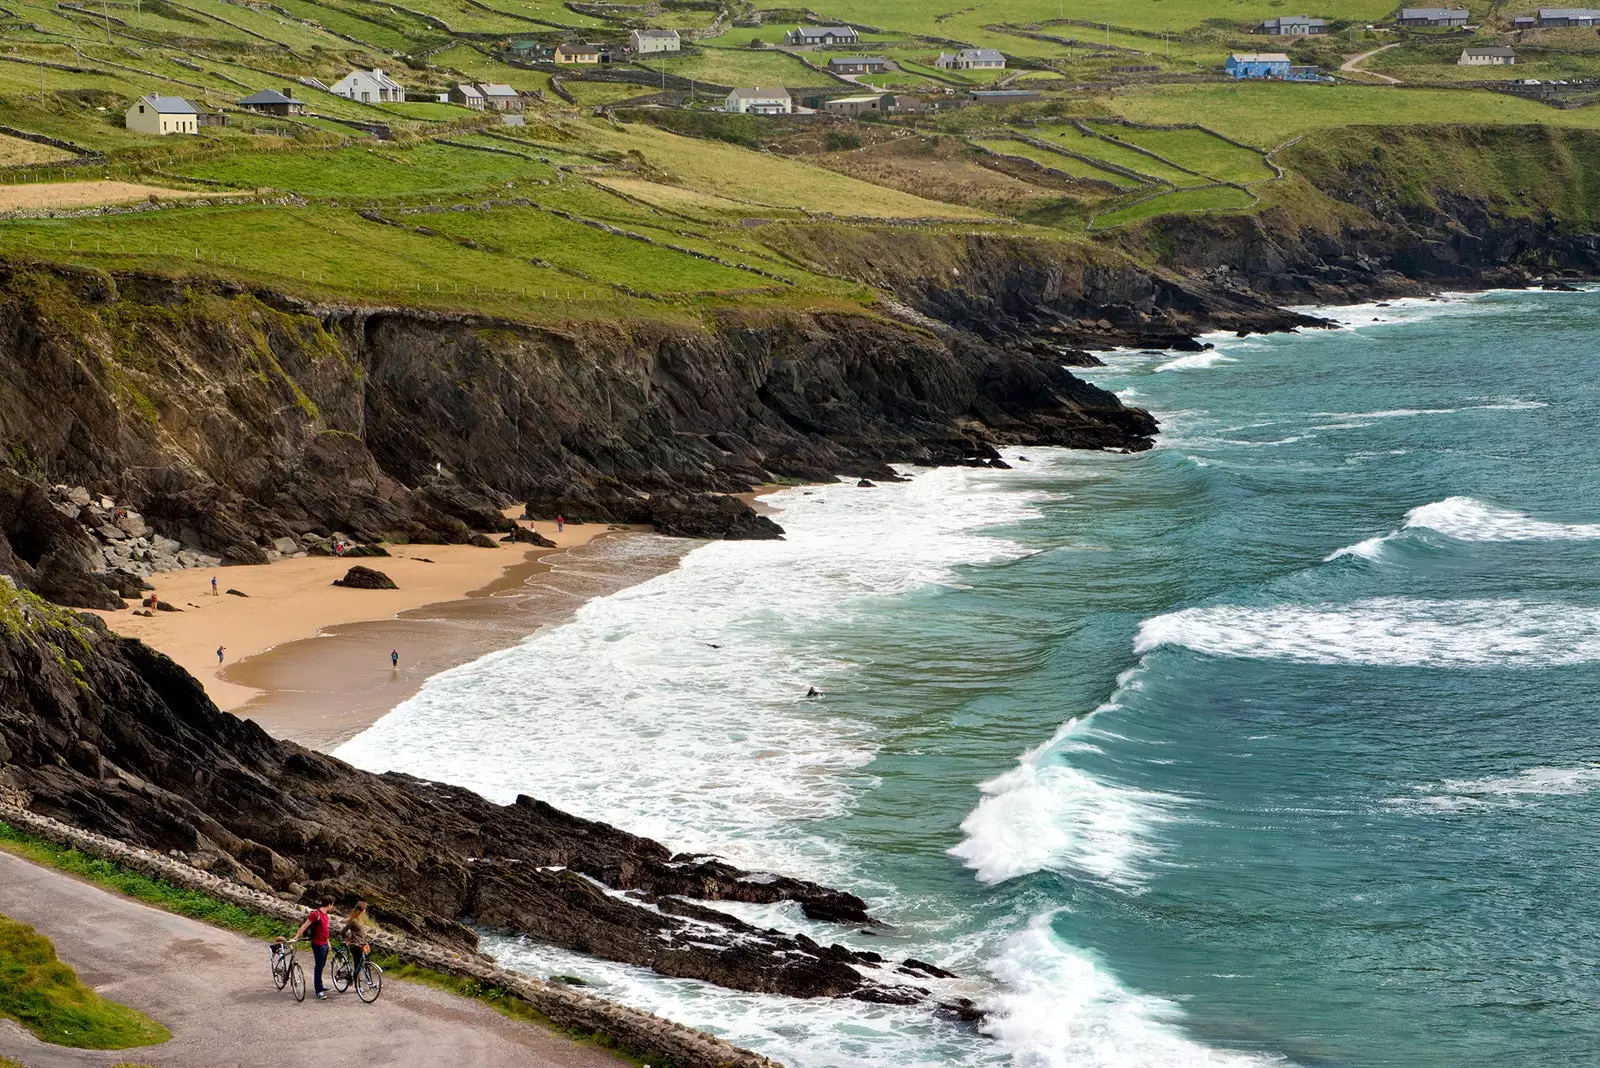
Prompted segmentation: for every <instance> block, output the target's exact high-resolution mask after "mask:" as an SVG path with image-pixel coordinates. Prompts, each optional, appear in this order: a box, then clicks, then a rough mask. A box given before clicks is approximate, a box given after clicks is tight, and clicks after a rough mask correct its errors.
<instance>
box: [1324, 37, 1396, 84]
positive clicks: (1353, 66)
mask: <svg viewBox="0 0 1600 1068" xmlns="http://www.w3.org/2000/svg"><path fill="white" fill-rule="evenodd" d="M1402 43H1403V42H1400V41H1396V42H1394V44H1386V45H1384V46H1382V47H1381V48H1374V49H1373V50H1372V51H1370V52H1363V53H1361V54H1360V55H1359V56H1351V57H1350V58H1349V59H1347V60H1345V61H1344V62H1343V63H1342V64H1340V66H1339V69H1340V70H1342V71H1346V72H1347V73H1350V74H1365V75H1366V76H1367V77H1369V78H1377V79H1378V80H1379V81H1382V82H1387V83H1388V84H1390V85H1399V84H1400V79H1399V78H1391V77H1389V76H1388V75H1387V74H1379V73H1378V72H1377V71H1375V70H1362V69H1361V64H1362V63H1364V62H1366V61H1367V60H1369V59H1371V58H1372V57H1373V56H1375V55H1377V54H1378V53H1379V52H1386V51H1388V50H1389V49H1391V48H1396V47H1398V46H1399V45H1400V44H1402Z"/></svg>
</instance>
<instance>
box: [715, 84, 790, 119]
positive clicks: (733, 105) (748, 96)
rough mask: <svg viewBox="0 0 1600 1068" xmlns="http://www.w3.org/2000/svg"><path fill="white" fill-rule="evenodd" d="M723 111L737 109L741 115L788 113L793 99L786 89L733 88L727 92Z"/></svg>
mask: <svg viewBox="0 0 1600 1068" xmlns="http://www.w3.org/2000/svg"><path fill="white" fill-rule="evenodd" d="M722 110H724V111H737V112H739V113H740V114H743V115H790V114H793V113H794V101H793V100H792V99H790V97H789V90H787V89H763V88H761V87H759V86H757V87H756V88H754V89H735V90H733V91H732V92H730V93H729V94H728V101H727V103H726V104H724V105H723V108H722Z"/></svg>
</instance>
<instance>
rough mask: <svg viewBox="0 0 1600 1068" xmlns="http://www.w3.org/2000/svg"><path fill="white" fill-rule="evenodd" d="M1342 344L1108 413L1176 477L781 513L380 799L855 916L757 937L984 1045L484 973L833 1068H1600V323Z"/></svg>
mask: <svg viewBox="0 0 1600 1068" xmlns="http://www.w3.org/2000/svg"><path fill="white" fill-rule="evenodd" d="M1320 311H1321V314H1324V315H1328V316H1331V317H1334V318H1336V319H1337V320H1338V321H1339V322H1340V323H1341V327H1340V329H1337V330H1327V331H1320V330H1319V331H1310V330H1308V331H1304V332H1301V333H1298V334H1292V335H1274V336H1257V337H1248V338H1243V339H1239V338H1234V337H1232V336H1231V335H1228V336H1219V337H1214V338H1211V339H1209V340H1212V341H1214V342H1215V345H1216V347H1215V348H1214V349H1212V350H1209V351H1206V352H1203V353H1194V354H1178V353H1145V352H1118V353H1110V354H1106V361H1107V366H1105V367H1103V368H1097V369H1092V370H1087V371H1084V372H1083V373H1084V375H1085V376H1086V377H1089V378H1091V379H1092V380H1093V381H1095V382H1097V383H1098V384H1100V385H1102V386H1104V387H1106V388H1108V389H1112V390H1115V391H1117V392H1118V393H1119V394H1120V395H1121V396H1122V397H1124V398H1125V399H1126V400H1128V401H1129V402H1130V403H1133V404H1138V405H1141V406H1144V407H1147V408H1149V409H1151V410H1152V411H1153V412H1154V413H1155V414H1156V415H1157V416H1158V417H1159V418H1160V419H1161V421H1162V424H1163V433H1162V435H1161V437H1160V439H1159V443H1158V447H1157V448H1155V449H1154V450H1152V451H1150V452H1146V453H1142V454H1137V455H1123V454H1113V453H1087V452H1070V451H1065V450H1050V449H1021V450H1016V449H1013V450H1009V451H1008V453H1007V455H1008V458H1009V459H1010V460H1011V461H1012V462H1013V464H1014V469H1013V470H1010V471H998V470H970V469H942V470H912V471H910V472H909V473H910V474H911V476H912V477H911V481H909V482H906V483H902V484H894V485H880V486H878V487H876V488H858V487H856V486H855V485H854V484H853V482H849V483H840V484H838V485H829V486H809V487H796V488H791V489H785V490H783V491H780V492H779V493H777V494H776V495H774V496H773V497H771V498H769V501H770V503H772V504H773V505H774V506H775V507H776V508H778V509H780V510H781V512H782V515H781V516H779V517H778V518H779V521H780V522H781V523H783V525H784V526H785V527H786V528H787V530H788V538H787V540H786V541H783V542H744V543H740V542H734V543H712V544H708V545H705V546H703V547H701V548H697V549H695V550H694V551H693V552H691V553H689V554H688V555H687V556H686V557H685V558H684V560H683V561H682V564H681V566H679V567H678V568H677V569H676V570H673V571H671V572H669V573H666V574H663V575H660V576H658V577H656V578H653V579H651V580H649V581H647V582H645V583H643V584H641V585H638V586H634V587H632V588H629V589H627V590H624V591H622V592H620V593H617V594H614V595H611V596H608V597H604V598H601V599H599V600H595V601H591V602H589V603H588V604H587V605H585V606H584V607H583V608H582V609H580V610H579V611H578V613H577V614H576V616H575V617H573V618H572V619H571V620H570V621H568V622H565V623H563V624H560V625H558V626H554V627H551V628H548V629H546V630H543V631H541V632H539V633H537V634H535V635H533V636H532V637H531V638H529V639H528V640H527V641H525V642H524V643H522V644H521V645H518V646H516V647H514V648H511V649H507V650H504V651H501V652H497V653H494V654H491V655H489V656H486V657H483V658H482V659H480V660H478V661H476V662H475V663H472V664H469V665H466V666H464V667H461V668H458V669H455V670H453V671H448V672H445V673H443V674H441V675H438V676H436V677H434V678H433V679H431V680H429V682H428V683H427V684H426V685H425V686H424V687H423V689H422V690H421V692H420V693H418V694H417V695H416V696H415V697H414V698H412V699H411V700H409V701H407V702H406V703H405V704H403V705H401V706H399V707H398V708H396V709H395V710H394V711H392V712H391V713H390V714H389V715H387V716H386V717H384V718H383V719H382V720H380V721H379V722H378V723H377V724H376V725H374V726H373V727H372V728H371V729H369V730H368V731H366V732H365V733H363V734H362V735H360V736H358V737H357V738H355V739H354V740H352V741H351V742H350V743H348V744H347V745H345V746H344V747H343V748H342V749H341V750H340V751H339V755H340V756H343V757H345V758H346V759H349V760H351V761H352V762H354V763H356V764H358V765H361V766H364V767H368V768H372V769H375V770H382V769H390V768H396V769H402V770H406V771H410V772H413V773H415V774H418V775H425V776H429V777H432V778H438V779H444V780H447V781H450V782H455V783H460V784H462V785H465V786H468V787H471V788H474V789H476V790H479V791H481V792H482V793H484V794H485V795H487V796H488V797H490V798H493V799H495V800H499V801H509V800H510V799H511V798H512V797H514V796H515V795H516V794H517V793H530V794H533V795H536V796H538V797H540V798H543V799H545V800H547V801H549V802H551V803H552V804H555V805H557V806H559V807H562V808H565V809H568V810H569V811H572V812H574V813H577V814H579V815H582V816H586V817H590V818H594V819H601V820H606V821H609V822H612V823H615V824H617V825H618V826H621V827H624V828H627V829H628V830H631V831H636V832H639V833H643V834H647V835H650V836H652V837H654V838H657V839H659V840H660V841H662V842H664V843H666V844H667V845H668V846H670V847H672V848H674V849H678V850H702V851H707V852H715V853H718V854H721V855H723V856H725V857H727V858H729V859H730V860H732V861H733V862H735V863H738V864H741V865H744V866H747V867H757V868H772V869H775V870H781V871H784V872H787V873H791V874H796V875H802V876H806V877H810V878H814V879H817V880H820V881H823V882H827V883H830V884H833V885H837V886H840V887H843V888H846V889H850V890H853V891H855V892H857V893H859V894H861V895H862V896H863V897H865V898H866V899H867V900H868V902H869V904H870V905H871V907H872V910H873V912H874V914H875V915H877V916H878V917H879V918H880V919H882V920H885V921H887V922H888V923H889V924H891V925H892V928H891V929H889V930H885V931H882V932H879V933H876V934H866V933H862V932H857V931H854V930H851V929H840V928H836V927H833V926H830V925H824V924H814V923H811V922H810V921H807V920H805V919H804V918H802V917H801V916H800V915H799V913H798V910H796V909H793V908H791V907H788V906H775V907H766V906H762V907H756V906H732V907H730V911H737V913H738V914H739V915H741V916H744V917H745V918H748V919H756V920H760V921H762V922H764V923H767V924H770V925H772V926H777V927H781V928H785V929H789V930H804V931H806V932H808V933H810V934H812V935H813V937H817V938H819V939H821V940H824V941H841V942H844V943H846V944H849V945H853V946H857V947H861V948H870V949H874V950H877V951H879V952H882V953H884V954H885V955H887V956H891V957H895V958H898V957H902V956H915V957H918V958H920V959H924V960H930V961H933V962H935V963H938V964H940V965H943V966H944V967H946V968H949V969H951V970H952V971H956V972H958V973H960V974H961V975H962V976H963V977H964V978H963V979H962V980H960V981H953V982H951V983H950V984H949V985H948V989H950V990H951V991H952V992H959V993H966V994H969V995H971V996H973V997H974V998H976V999H977V1000H979V1001H980V1002H981V1003H982V1004H983V1005H984V1006H985V1007H986V1008H987V1009H988V1010H989V1013H990V1017H989V1023H988V1024H987V1025H986V1027H985V1028H984V1030H983V1031H982V1032H981V1033H980V1032H978V1031H973V1030H968V1029H964V1028H962V1027H960V1026H959V1025H956V1024H952V1023H948V1022H944V1021H941V1020H938V1019H935V1018H933V1017H932V1016H931V1015H930V1014H928V1013H926V1012H923V1011H921V1010H916V1009H905V1008H893V1007H884V1006H876V1005H867V1004H858V1003H854V1002H831V1001H794V1000H787V999H783V998H777V997H768V996H761V995H749V994H742V993H737V992H733V991H727V990H721V989H718V988H714V987H709V986H705V985H703V984H699V983H696V982H692V981H687V980H672V979H666V978H662V977H659V976H655V975H653V974H651V973H648V972H645V971H642V970H639V969H635V968H630V967H625V966H621V965H615V964H609V963H605V962H596V961H593V960H590V959H587V958H582V957H577V956H574V955H572V954H568V953H564V952H559V951H552V950H550V949H548V948H544V947H540V946H537V945H532V944H527V943H525V942H522V941H520V940H517V939H513V938H508V937H504V936H497V935H490V936H489V937H487V938H486V940H485V946H486V948H487V949H489V950H490V951H492V952H494V953H495V954H496V955H498V956H499V957H500V958H501V959H502V961H503V962H504V963H506V964H508V965H511V966H514V967H519V968H525V969H528V970H530V971H533V972H536V973H540V974H562V975H575V976H579V977H582V978H584V979H585V980H587V981H588V982H590V983H591V984H593V986H594V988H596V989H597V990H599V991H602V992H606V993H610V994H613V995H615V996H617V997H619V998H620V999H622V1000H625V1001H627V1002H629V1003H631V1004H634V1005H637V1006H639V1007H642V1008H647V1009H650V1010H652V1011H655V1012H658V1013H661V1014H664V1015H667V1016H670V1017H672V1018H674V1019H677V1020H680V1021H682V1022H684V1023H687V1024H692V1025H695V1026H699V1027H704V1028H706V1029H708V1030H712V1031H715V1032H717V1033H720V1034H723V1035H725V1036H726V1037H728V1038H729V1039H731V1040H733V1041H735V1042H737V1043H739V1044H741V1045H745V1046H748V1047H750V1048H753V1049H756V1050H758V1051H760V1052H763V1053H766V1054H768V1055H770V1056H773V1057H776V1058H779V1059H781V1060H783V1061H785V1062H787V1063H788V1064H789V1065H791V1066H793V1068H846V1066H857V1065H874V1066H879V1065H881V1066H886V1068H901V1066H909V1065H930V1066H931V1065H941V1066H945V1065H948V1066H981V1065H996V1066H999V1065H1021V1066H1029V1068H1058V1066H1059V1068H1067V1066H1073V1068H1100V1066H1104V1068H1187V1066H1200V1065H1204V1066H1256V1065H1271V1064H1280V1065H1306V1066H1347V1065H1348V1066H1367V1065H1404V1066H1407V1068H1458V1066H1472V1065H1517V1066H1519V1068H1540V1066H1556V1065H1590V1064H1593V1063H1595V1061H1596V1059H1597V1057H1600V1013H1597V1012H1596V1011H1595V1007H1596V1005H1597V1003H1600V980H1597V978H1596V969H1595V967H1594V964H1593V956H1594V953H1595V947H1596V945H1597V943H1600V913H1597V912H1596V911H1595V909H1594V904H1593V903H1594V902H1595V901H1597V900H1600V867H1597V865H1596V863H1595V862H1596V860H1597V859H1600V810H1597V799H1600V731H1597V729H1596V720H1597V713H1600V492H1597V487H1596V474H1597V472H1600V435H1597V433H1596V431H1595V426H1594V424H1595V421H1596V416H1597V415H1600V363H1597V360H1600V355H1597V352H1596V344H1595V340H1594V339H1595V338H1596V337H1600V292H1588V293H1576V294H1566V293H1543V292H1515V293H1512V292H1495V293H1488V294H1480V295H1475V296H1470V297H1453V298H1448V299H1444V300H1438V301H1431V300H1411V301H1396V302H1393V304H1392V305H1389V306H1381V305H1368V306H1362V307H1350V308H1339V309H1321V310H1320ZM608 551H611V552H615V553H618V554H623V555H625V554H627V553H629V552H633V551H637V550H635V549H631V548H630V547H629V541H628V540H627V539H622V540H619V541H616V542H613V543H610V548H609V549H608ZM813 686H814V687H816V688H817V689H819V690H821V691H822V692H823V696H822V697H821V698H818V699H814V700H807V699H806V697H805V694H806V691H807V689H808V688H809V687H813Z"/></svg>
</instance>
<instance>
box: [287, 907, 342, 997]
mask: <svg viewBox="0 0 1600 1068" xmlns="http://www.w3.org/2000/svg"><path fill="white" fill-rule="evenodd" d="M331 908H333V898H332V897H330V896H328V895H324V896H323V898H322V904H321V905H319V906H318V907H317V908H314V909H312V910H311V915H309V916H307V917H306V922H305V923H302V924H301V925H300V930H298V931H296V932H295V933H294V939H293V940H294V941H299V939H300V936H301V935H303V934H305V933H306V932H307V931H310V932H311V956H312V959H313V960H314V961H315V962H316V967H315V969H314V977H313V982H312V985H313V987H314V988H315V989H316V992H317V1000H318V1001H327V1000H328V991H327V990H326V989H325V988H324V987H323V985H322V967H323V965H325V964H327V963H328V928H329V921H328V910H329V909H331Z"/></svg>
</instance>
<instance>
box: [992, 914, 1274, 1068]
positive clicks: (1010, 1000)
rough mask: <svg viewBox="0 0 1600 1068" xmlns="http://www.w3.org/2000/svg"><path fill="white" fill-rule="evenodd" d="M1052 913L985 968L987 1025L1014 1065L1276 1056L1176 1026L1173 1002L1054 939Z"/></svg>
mask: <svg viewBox="0 0 1600 1068" xmlns="http://www.w3.org/2000/svg"><path fill="white" fill-rule="evenodd" d="M1054 918H1055V913H1045V914H1043V915H1041V916H1038V917H1035V918H1034V920H1033V921H1032V922H1031V923H1029V925H1028V926H1027V928H1026V929H1025V930H1023V931H1021V932H1019V933H1017V934H1016V935H1014V936H1013V937H1012V938H1011V939H1009V941H1008V942H1007V944H1006V946H1005V948H1004V950H1003V951H1002V953H1001V956H1000V958H999V960H998V961H997V962H996V963H995V964H994V965H993V968H992V970H993V973H994V976H995V978H996V979H998V980H999V981H1000V982H1001V984H1002V986H1003V990H1002V992H1001V993H999V994H998V995H997V996H996V997H995V998H994V999H993V1001H992V1003H991V1005H990V1010H991V1013H992V1016H991V1019H990V1021H989V1024H988V1026H987V1028H986V1030H987V1031H988V1033H990V1034H992V1035H993V1036H994V1037H995V1038H997V1039H999V1040H1000V1041H1001V1042H1002V1043H1004V1044H1005V1045H1006V1046H1007V1047H1008V1048H1009V1049H1010V1050H1011V1052H1012V1063H1013V1064H1014V1065H1018V1066H1019V1068H1244V1066H1259V1065H1267V1064H1281V1063H1283V1062H1282V1061H1279V1060H1277V1059H1268V1058H1265V1057H1257V1056H1251V1055H1247V1054H1237V1053H1227V1052H1222V1051H1219V1050H1214V1049H1209V1048H1207V1047H1205V1046H1202V1045H1200V1044H1199V1043H1197V1042H1195V1041H1193V1040H1192V1039H1190V1038H1188V1037H1186V1036H1185V1035H1184V1034H1183V1033H1182V1032H1181V1031H1180V1030H1179V1029H1178V1027H1177V1026H1176V1023H1177V1021H1178V1020H1179V1019H1180V1018H1181V1012H1180V1011H1179V1009H1178V1007H1177V1006H1176V1005H1175V1004H1173V1003H1172V1002H1170V1001H1167V1000H1164V999H1162V998H1156V997H1150V996H1148V995H1140V994H1136V993H1133V992H1131V991H1129V990H1127V989H1125V988H1124V987H1122V986H1121V985H1119V984H1118V983H1117V981H1116V980H1115V979H1114V978H1113V977H1112V976H1111V975H1110V973H1108V972H1107V971H1106V970H1105V969H1104V968H1102V967H1100V966H1099V965H1098V964H1097V963H1096V962H1095V960H1094V958H1093V957H1092V956H1091V955H1089V954H1087V953H1085V952H1083V951H1082V950H1079V949H1074V948H1073V947H1072V946H1069V945H1067V944H1066V943H1064V942H1062V941H1061V939H1059V938H1058V937H1056V934H1055V932H1054V930H1052V928H1051V921H1052V920H1053V919H1054Z"/></svg>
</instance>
